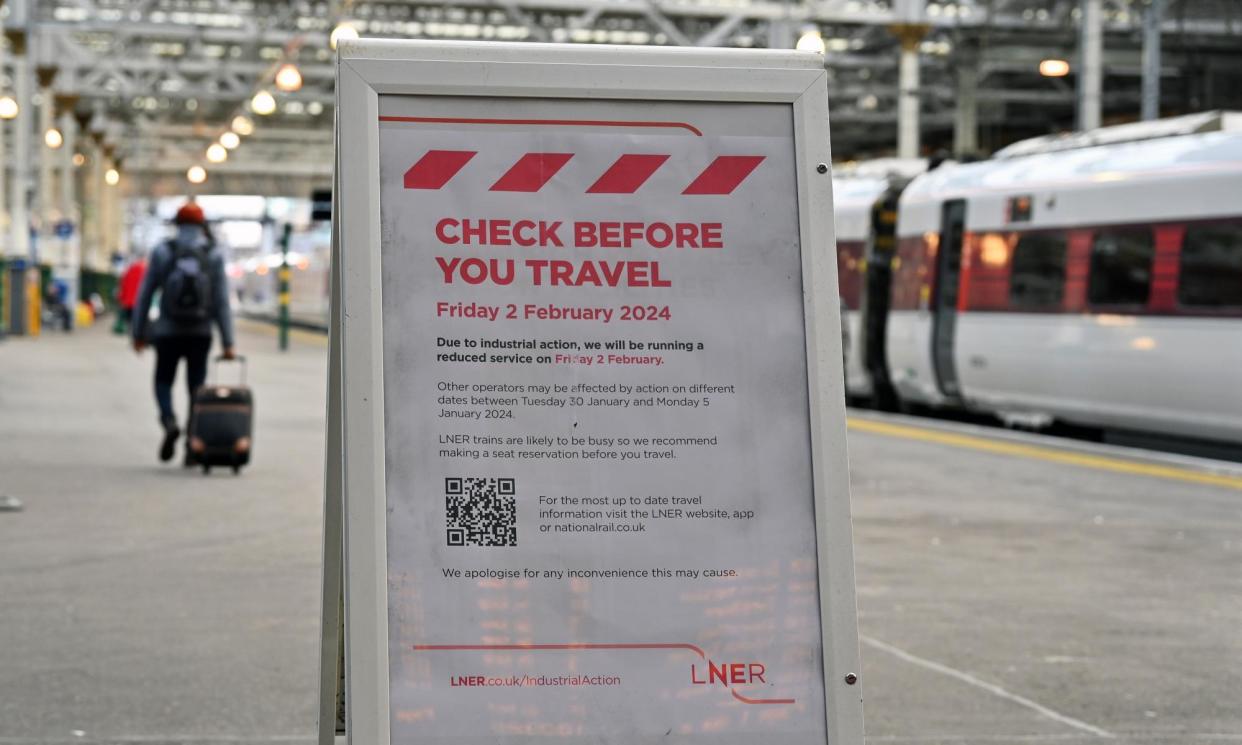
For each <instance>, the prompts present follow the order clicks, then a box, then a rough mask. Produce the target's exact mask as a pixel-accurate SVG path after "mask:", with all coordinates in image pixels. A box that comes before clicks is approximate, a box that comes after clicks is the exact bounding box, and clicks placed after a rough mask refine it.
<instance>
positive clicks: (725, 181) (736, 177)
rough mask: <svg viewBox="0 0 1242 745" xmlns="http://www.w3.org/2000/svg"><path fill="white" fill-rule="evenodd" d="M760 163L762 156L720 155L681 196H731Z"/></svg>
mask: <svg viewBox="0 0 1242 745" xmlns="http://www.w3.org/2000/svg"><path fill="white" fill-rule="evenodd" d="M761 162H763V156H762V155H721V156H720V157H718V158H716V159H715V160H713V161H712V162H711V165H709V166H708V167H707V168H704V169H703V172H702V173H700V174H699V177H698V178H696V179H695V180H694V181H693V182H691V184H690V185H689V186H687V187H686V190H685V191H683V192H682V194H732V193H733V190H734V189H736V188H737V187H738V185H739V184H741V183H742V182H743V181H744V180H746V177H747V176H749V175H750V173H751V171H753V170H755V169H756V168H758V167H759V164H760V163H761Z"/></svg>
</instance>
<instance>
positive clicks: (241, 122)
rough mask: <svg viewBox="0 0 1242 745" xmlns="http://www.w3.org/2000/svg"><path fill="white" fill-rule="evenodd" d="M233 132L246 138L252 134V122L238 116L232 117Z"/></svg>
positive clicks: (247, 118)
mask: <svg viewBox="0 0 1242 745" xmlns="http://www.w3.org/2000/svg"><path fill="white" fill-rule="evenodd" d="M233 131H234V132H236V133H237V134H239V135H241V136H243V137H245V136H248V135H250V134H252V133H253V132H254V122H252V121H250V119H249V117H245V116H242V115H241V114H238V115H237V116H235V117H233Z"/></svg>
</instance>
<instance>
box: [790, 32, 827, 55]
mask: <svg viewBox="0 0 1242 745" xmlns="http://www.w3.org/2000/svg"><path fill="white" fill-rule="evenodd" d="M786 43H788V42H786ZM794 49H797V50H798V51H799V52H815V53H816V54H823V53H824V51H825V50H826V49H827V46H825V44H824V36H823V34H821V33H820V31H819V29H817V28H813V29H810V30H808V31H807V32H805V33H804V34H802V36H801V37H799V38H798V43H797V45H795V46H794Z"/></svg>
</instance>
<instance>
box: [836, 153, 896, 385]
mask: <svg viewBox="0 0 1242 745" xmlns="http://www.w3.org/2000/svg"><path fill="white" fill-rule="evenodd" d="M888 188H889V185H888V179H886V178H883V177H880V176H872V177H848V176H847V177H841V178H834V179H833V182H832V205H833V213H834V214H835V216H836V223H837V233H836V235H837V281H838V284H839V288H840V293H841V326H842V335H843V341H844V343H845V390H846V392H847V393H848V394H849V395H850V396H851V397H857V398H869V397H870V396H871V395H872V393H873V392H874V388H873V382H872V376H871V373H870V372H869V371H868V370H867V364H866V352H865V351H864V349H863V345H864V342H865V339H864V333H863V311H862V301H863V287H864V285H865V284H866V282H865V277H866V271H867V260H866V257H867V255H868V249H869V247H870V245H871V243H872V238H873V232H874V231H873V230H872V212H873V210H874V208H875V206H876V203H877V202H879V201H880V199H881V198H882V197H883V196H884V195H885V193H887V192H888Z"/></svg>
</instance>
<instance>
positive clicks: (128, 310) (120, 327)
mask: <svg viewBox="0 0 1242 745" xmlns="http://www.w3.org/2000/svg"><path fill="white" fill-rule="evenodd" d="M146 273H147V260H146V258H145V257H143V256H141V255H139V256H135V257H134V260H133V261H131V262H130V263H129V266H128V267H126V268H125V273H124V274H122V275H121V284H120V287H119V288H118V289H117V294H116V303H117V305H118V306H120V308H119V310H117V313H116V321H117V329H116V333H117V334H122V333H125V329H126V328H127V327H128V326H129V319H131V318H133V316H134V306H135V305H137V304H138V291H139V289H141V287H142V278H143V276H145V275H146Z"/></svg>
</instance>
